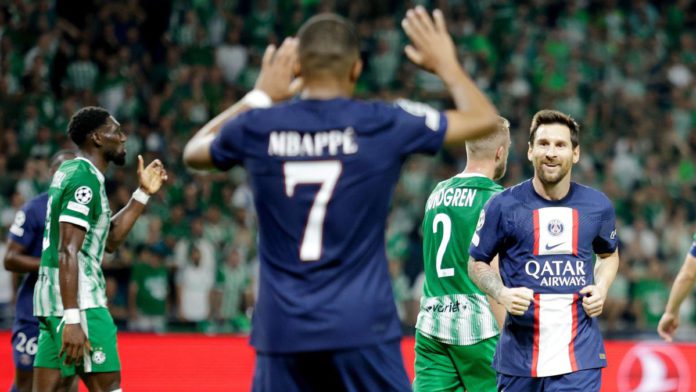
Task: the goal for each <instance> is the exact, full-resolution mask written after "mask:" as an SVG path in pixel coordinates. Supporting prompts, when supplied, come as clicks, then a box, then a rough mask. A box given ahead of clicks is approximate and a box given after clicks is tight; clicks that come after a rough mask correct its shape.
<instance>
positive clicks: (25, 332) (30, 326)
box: [3, 150, 77, 392]
mask: <svg viewBox="0 0 696 392" xmlns="http://www.w3.org/2000/svg"><path fill="white" fill-rule="evenodd" d="M75 156H76V153H75V152H74V151H70V150H62V151H59V152H57V153H56V154H55V155H54V156H53V158H52V159H51V168H50V170H51V176H53V173H55V171H56V170H58V167H59V166H60V165H61V164H62V163H63V162H64V161H67V160H70V159H73V158H75ZM47 203H48V193H46V192H44V193H42V194H40V195H38V196H36V197H35V198H33V199H31V200H29V201H28V202H27V203H26V204H25V205H24V206H23V207H22V208H21V209H20V210H19V211H18V212H17V215H15V220H14V222H13V223H12V226H10V233H9V235H8V237H7V238H8V239H7V252H6V253H5V258H4V260H3V264H4V266H5V269H6V270H8V271H12V272H18V273H25V274H26V275H25V276H24V278H23V279H22V283H21V284H20V286H19V289H18V290H17V302H16V304H15V319H14V322H13V323H12V358H13V359H14V364H15V381H14V385H13V387H12V389H10V392H30V391H31V390H32V377H33V374H34V355H35V354H36V346H37V343H38V342H37V339H38V338H39V320H37V319H36V317H34V310H33V309H34V307H33V305H32V302H33V301H32V298H33V297H34V286H35V285H36V279H37V278H38V272H39V264H41V246H42V240H43V233H44V228H45V226H46V205H47ZM71 389H74V390H77V383H75V384H74V385H73V387H72V388H71Z"/></svg>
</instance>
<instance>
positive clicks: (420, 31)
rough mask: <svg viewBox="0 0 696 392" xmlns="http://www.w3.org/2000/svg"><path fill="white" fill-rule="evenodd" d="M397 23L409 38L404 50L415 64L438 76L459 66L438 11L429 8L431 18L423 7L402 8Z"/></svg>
mask: <svg viewBox="0 0 696 392" xmlns="http://www.w3.org/2000/svg"><path fill="white" fill-rule="evenodd" d="M401 26H402V27H403V29H404V31H405V32H406V35H408V38H409V39H410V40H411V44H410V45H406V47H405V48H404V51H405V52H406V56H407V57H408V58H409V60H411V61H413V62H414V63H415V64H416V65H418V66H419V67H421V68H423V69H425V70H426V71H430V72H433V73H435V74H437V75H438V76H443V75H446V74H447V73H448V72H452V70H456V69H460V68H461V67H460V65H459V60H458V59H457V52H456V50H455V48H454V42H452V37H451V36H450V34H449V32H448V31H447V26H446V25H445V17H444V15H443V14H442V11H440V10H435V11H433V17H432V18H431V17H430V15H428V12H427V11H426V10H425V8H423V7H422V6H418V7H416V8H415V9H410V10H408V11H407V12H406V17H405V18H404V19H403V20H402V21H401Z"/></svg>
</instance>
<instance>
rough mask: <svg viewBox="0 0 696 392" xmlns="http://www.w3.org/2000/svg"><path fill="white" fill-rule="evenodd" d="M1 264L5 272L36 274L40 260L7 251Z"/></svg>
mask: <svg viewBox="0 0 696 392" xmlns="http://www.w3.org/2000/svg"><path fill="white" fill-rule="evenodd" d="M3 264H4V266H5V269H6V270H8V271H12V272H37V271H38V270H39V265H41V259H40V258H38V257H33V256H28V255H25V254H21V253H18V252H15V251H11V250H9V249H8V250H7V253H5V259H4V260H3Z"/></svg>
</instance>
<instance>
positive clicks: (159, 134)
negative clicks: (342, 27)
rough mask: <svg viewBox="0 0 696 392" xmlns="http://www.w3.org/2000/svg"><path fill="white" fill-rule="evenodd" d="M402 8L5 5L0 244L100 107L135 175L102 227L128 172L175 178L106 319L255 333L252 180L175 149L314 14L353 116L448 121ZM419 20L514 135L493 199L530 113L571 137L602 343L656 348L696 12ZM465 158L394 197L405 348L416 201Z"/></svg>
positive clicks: (649, 4)
mask: <svg viewBox="0 0 696 392" xmlns="http://www.w3.org/2000/svg"><path fill="white" fill-rule="evenodd" d="M411 3H412V2H410V1H406V2H403V3H402V2H399V1H387V2H370V1H365V0H353V1H345V0H335V1H331V0H298V1H283V0H278V1H273V0H260V1H253V2H252V1H243V0H215V1H203V0H202V1H183V0H173V1H167V0H157V1H148V2H140V1H137V0H128V1H123V2H110V1H105V0H101V1H100V0H71V1H67V0H62V1H61V0H55V1H51V0H34V1H25V0H24V1H23V0H11V1H9V3H5V4H4V5H2V6H0V232H2V234H0V240H2V242H4V238H5V234H6V232H7V229H8V227H9V226H10V224H11V223H12V221H13V219H14V216H15V212H16V211H17V209H18V208H19V207H21V205H22V204H23V203H24V202H25V201H26V200H29V199H30V198H32V197H33V196H35V195H37V194H38V193H41V192H43V191H44V190H46V188H47V186H48V181H49V178H48V170H47V161H48V159H49V158H50V156H51V155H52V154H53V153H54V152H55V151H57V150H58V149H61V148H70V147H71V145H70V142H69V139H68V138H67V134H66V125H67V121H68V120H69V116H70V115H71V114H72V113H74V112H75V111H76V110H77V109H78V108H79V107H82V106H86V105H99V106H103V107H105V108H106V109H108V110H109V111H110V112H112V113H115V114H116V117H117V119H118V121H119V122H121V124H122V125H123V128H124V129H125V130H127V132H128V133H129V139H128V147H127V148H128V162H127V165H126V166H125V167H121V168H112V170H113V171H114V172H113V175H110V176H107V177H108V178H109V179H108V180H107V190H108V193H109V195H110V202H111V204H112V210H118V209H119V208H121V207H122V206H123V205H125V204H126V203H127V201H128V199H129V198H130V190H131V189H133V188H134V186H135V182H136V181H137V177H136V176H135V157H136V156H137V155H138V154H143V155H144V157H145V160H146V161H150V160H152V159H155V158H159V159H161V160H162V161H163V162H164V164H165V166H166V167H167V171H168V173H169V181H168V184H167V186H166V187H165V189H164V192H161V193H160V194H158V195H157V196H154V197H153V198H154V199H155V200H153V201H152V202H151V203H150V207H148V210H147V214H146V215H145V216H143V217H142V218H141V219H140V220H139V221H138V222H137V224H136V227H135V228H134V229H133V232H132V233H131V235H130V237H129V239H128V242H127V246H123V247H121V249H120V250H119V251H118V252H117V253H115V254H113V255H111V256H109V257H108V259H106V260H105V261H104V270H105V272H106V275H107V285H108V288H107V290H108V295H109V298H110V309H111V311H112V313H113V316H114V318H115V319H116V320H117V322H119V323H120V324H121V327H127V328H129V329H132V330H154V331H164V330H187V329H188V330H190V329H192V328H194V329H197V330H199V331H206V332H245V331H248V329H249V317H250V315H251V312H252V310H253V301H254V292H255V288H254V283H255V275H256V274H257V266H256V262H255V258H256V254H255V253H256V251H255V249H256V245H255V237H256V234H255V233H256V223H255V214H254V206H253V200H252V198H251V192H250V190H249V188H248V186H247V185H246V182H245V173H244V171H243V170H242V169H238V170H233V171H232V172H230V173H225V174H221V173H219V174H214V175H200V174H197V173H194V172H191V171H187V170H186V169H185V168H184V166H183V162H182V160H181V155H182V148H183V145H184V143H185V141H186V140H187V139H188V138H189V137H190V136H191V135H192V134H193V132H195V131H196V130H197V129H198V128H199V127H200V126H201V125H202V124H204V123H205V122H206V121H207V120H209V119H210V117H211V115H212V114H214V113H218V112H220V111H221V110H222V108H225V107H227V106H229V105H231V104H232V103H233V102H235V101H236V100H237V99H238V98H239V97H241V96H242V95H243V94H244V93H245V92H247V91H248V90H250V89H251V88H252V87H253V84H254V81H255V78H256V76H257V74H258V72H259V65H260V59H261V54H262V50H263V49H264V47H265V45H266V44H267V43H268V42H277V41H278V40H280V39H282V38H283V37H285V36H288V35H292V34H293V33H294V32H295V31H296V30H297V27H298V26H299V25H300V24H301V23H302V22H303V21H304V20H305V19H306V17H307V16H308V15H311V14H313V13H315V12H319V11H334V12H338V13H340V14H342V15H345V16H347V17H348V18H349V19H350V20H352V21H354V22H355V23H356V25H357V30H358V34H359V35H360V37H361V39H362V43H363V47H362V49H361V52H362V53H361V54H362V57H363V59H364V60H365V62H366V72H365V74H364V75H363V77H362V78H361V80H360V82H359V83H358V92H359V95H360V96H361V97H378V98H384V99H393V98H398V97H406V98H409V99H412V100H417V101H422V102H426V103H428V104H430V105H433V106H435V107H437V108H446V107H449V106H451V103H449V102H447V100H446V97H447V94H446V90H445V88H444V86H443V85H442V84H441V83H440V82H439V81H438V79H437V78H435V77H433V76H432V75H430V74H428V73H425V72H423V71H419V70H418V69H417V68H416V67H415V66H413V65H412V64H410V63H409V62H408V61H407V60H406V59H405V57H404V55H403V53H402V49H403V46H404V44H405V37H404V35H403V33H402V32H401V29H400V28H399V26H398V21H399V20H401V18H402V16H403V12H404V10H405V9H407V8H409V7H411V6H412V5H413V4H411ZM415 3H421V4H424V5H426V6H427V7H428V8H434V7H438V8H440V9H442V10H443V11H444V13H445V15H446V16H447V18H448V22H449V26H450V28H451V30H452V33H453V35H454V36H455V42H456V45H457V48H458V51H459V55H460V57H461V60H462V62H463V64H464V65H465V67H466V69H467V70H468V71H469V72H470V74H471V75H473V77H474V78H475V80H476V82H477V84H478V85H479V86H480V87H481V88H482V89H483V90H484V91H485V92H486V93H487V94H488V95H489V97H490V98H491V99H492V100H493V102H494V104H495V105H496V107H497V108H498V110H499V112H500V113H501V114H502V115H503V116H505V117H507V118H508V119H509V120H510V123H511V131H512V132H511V133H512V138H513V144H512V149H511V153H510V162H509V170H508V174H507V175H506V177H505V178H504V179H503V185H511V184H515V183H517V182H520V181H521V180H523V179H525V178H529V177H530V176H531V175H532V173H531V171H530V170H531V166H530V165H528V164H526V159H527V157H526V151H527V140H528V127H529V124H530V121H531V116H532V114H533V113H534V112H536V111H537V110H538V109H541V108H554V109H558V110H561V111H563V112H566V113H569V114H571V115H572V116H573V117H574V118H576V119H577V120H578V122H579V123H580V124H581V127H582V131H581V145H582V154H583V158H582V160H581V161H580V165H579V167H577V168H576V170H577V172H576V174H575V175H576V179H578V180H579V182H581V183H585V184H587V185H590V186H593V187H597V188H598V189H601V190H603V191H604V192H605V193H606V194H607V195H608V196H609V197H610V199H611V200H612V201H613V202H614V204H615V207H616V211H617V220H618V233H619V237H620V240H621V267H620V271H619V274H618V276H617V278H616V280H615V282H614V284H613V286H612V287H611V290H610V295H609V300H608V302H607V306H606V308H605V314H604V316H603V317H602V322H603V323H604V324H603V327H604V329H605V332H607V333H608V334H609V336H612V335H611V334H615V335H614V336H616V334H620V333H626V332H628V333H635V332H640V331H650V332H651V333H652V332H653V331H654V330H655V327H656V325H657V322H658V321H659V318H660V316H661V314H662V312H663V310H664V306H665V303H666V301H667V297H668V293H669V288H670V286H671V282H672V281H673V278H674V276H675V274H676V272H677V271H678V269H679V266H680V265H681V262H682V260H683V258H684V255H685V254H686V253H687V251H688V249H689V247H690V245H691V242H692V235H693V234H694V232H696V224H695V222H696V208H695V207H696V205H694V203H693V201H694V200H696V191H695V190H696V188H695V186H696V162H694V160H693V158H692V153H693V152H694V151H696V132H693V130H694V129H695V127H696V27H694V26H696V20H695V19H696V3H695V2H692V1H684V0H680V1H673V2H658V1H647V0H637V1H589V0H587V1H567V2H562V1H553V0H536V1H524V2H512V1H502V0H486V1H470V0H451V1H445V0H441V1H427V0H426V1H417V2H415ZM464 156H465V154H464V149H463V147H462V148H460V149H450V150H449V151H447V152H446V153H443V154H440V155H439V156H438V157H437V158H435V159H432V158H425V157H418V158H415V159H412V160H410V161H409V162H408V163H407V165H406V166H405V169H404V173H403V176H402V179H401V181H400V183H399V186H398V187H397V190H396V192H395V194H394V197H393V205H392V212H391V216H390V221H389V231H388V233H387V239H388V242H387V245H388V254H389V259H390V271H391V273H392V277H393V287H394V292H395V296H396V298H397V302H398V304H397V306H398V308H399V312H400V315H401V316H402V321H403V323H404V326H405V327H406V329H407V330H412V327H413V325H414V324H415V316H416V314H417V311H418V298H419V296H420V287H421V286H422V276H421V274H420V272H421V270H422V256H421V241H420V223H421V220H422V216H423V206H424V202H425V198H426V197H427V195H428V194H429V192H430V190H431V189H432V188H433V187H434V185H435V184H436V183H437V181H439V180H442V179H445V178H448V177H449V176H451V175H454V174H456V173H457V172H458V171H460V170H461V169H462V168H463V167H464V165H465V161H464V160H463V159H464V158H463V157H464ZM222 178H224V179H225V181H220V179H222ZM229 184H233V185H229ZM1 252H2V249H0V253H1ZM12 279H13V277H12V275H11V274H9V273H7V272H6V271H4V270H3V271H0V327H3V326H4V327H7V326H8V325H9V323H10V320H11V312H12V306H10V305H11V302H12V296H13V290H12V287H13V285H12V283H11V282H12ZM15 279H16V278H15ZM694 299H696V297H695V298H692V299H691V300H690V301H689V302H688V305H687V306H684V307H683V308H682V309H683V311H684V312H685V313H686V314H685V315H684V319H683V321H684V327H687V328H682V330H681V332H682V333H685V334H688V333H689V331H690V330H691V331H693V330H694V326H695V325H696V301H694ZM689 324H690V325H691V329H690V328H688V326H689Z"/></svg>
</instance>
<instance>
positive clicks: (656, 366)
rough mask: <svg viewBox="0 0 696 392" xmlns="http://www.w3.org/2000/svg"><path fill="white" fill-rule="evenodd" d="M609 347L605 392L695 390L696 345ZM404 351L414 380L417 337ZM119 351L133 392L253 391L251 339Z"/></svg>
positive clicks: (146, 338)
mask: <svg viewBox="0 0 696 392" xmlns="http://www.w3.org/2000/svg"><path fill="white" fill-rule="evenodd" d="M606 348H607V358H608V360H609V367H608V368H607V369H605V370H604V374H603V377H602V391H603V392H690V391H696V344H684V343H680V344H663V343H659V342H640V341H612V342H607V343H606ZM402 351H403V353H404V363H405V365H406V369H407V370H408V373H409V375H410V376H411V377H413V358H414V354H413V339H412V338H406V339H404V341H403V343H402ZM119 352H120V355H121V362H122V365H123V389H124V390H126V391H129V392H134V391H165V390H166V391H191V390H199V391H211V392H213V391H249V390H250V386H251V376H252V373H253V368H254V352H253V350H252V349H251V347H250V346H249V344H248V341H247V338H246V337H239V336H212V337H211V336H205V335H193V334H190V335H189V334H181V335H179V334H169V335H151V334H133V333H120V334H119ZM13 374H14V368H13V366H12V354H11V347H10V333H9V332H7V331H0V391H5V390H8V389H9V386H10V384H11V383H12V378H13ZM80 390H81V391H82V390H84V389H83V388H81V389H80Z"/></svg>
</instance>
